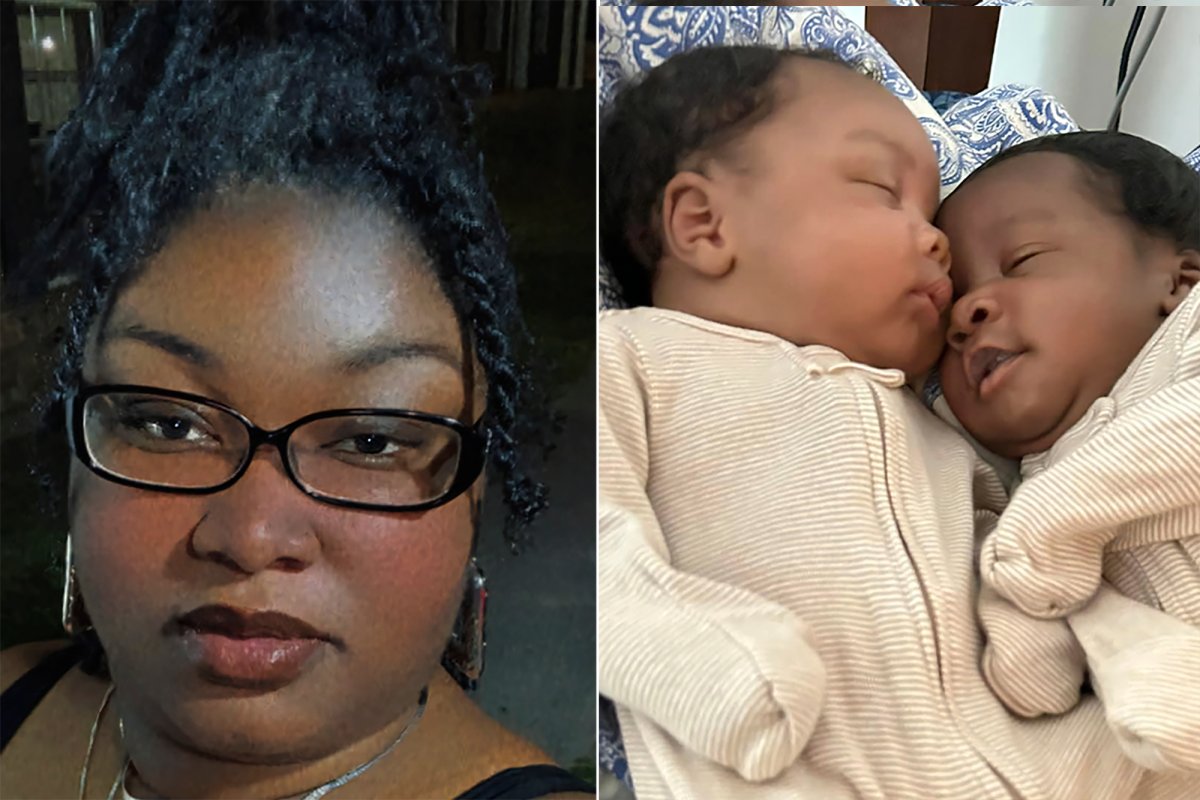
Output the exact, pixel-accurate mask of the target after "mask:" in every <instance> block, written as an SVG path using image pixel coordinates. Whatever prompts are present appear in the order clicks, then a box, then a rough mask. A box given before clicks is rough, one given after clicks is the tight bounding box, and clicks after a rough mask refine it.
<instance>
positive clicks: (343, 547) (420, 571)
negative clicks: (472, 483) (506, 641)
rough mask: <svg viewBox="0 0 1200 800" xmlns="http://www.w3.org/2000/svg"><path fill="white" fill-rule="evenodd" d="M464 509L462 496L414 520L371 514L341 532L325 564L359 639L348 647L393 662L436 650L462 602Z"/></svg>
mask: <svg viewBox="0 0 1200 800" xmlns="http://www.w3.org/2000/svg"><path fill="white" fill-rule="evenodd" d="M469 508H470V506H469V502H468V499H467V496H466V495H464V496H462V497H459V498H458V499H456V500H454V501H453V502H451V503H448V504H447V505H444V506H439V507H438V508H435V509H432V510H431V511H427V512H425V513H423V514H421V515H418V516H409V515H371V516H370V518H364V519H362V520H360V521H359V522H358V524H356V525H354V526H353V527H352V528H350V529H349V530H346V531H345V532H344V538H343V539H342V540H341V541H339V542H338V543H337V545H336V553H331V554H330V558H331V559H334V560H335V564H333V565H332V566H333V567H334V571H335V572H337V573H340V574H339V576H338V578H339V583H340V584H341V585H342V586H343V587H345V590H346V591H347V592H349V593H350V598H349V600H350V602H349V604H348V608H349V609H350V610H351V614H352V624H353V625H354V626H355V629H356V633H357V635H356V636H355V639H354V640H351V641H348V642H347V644H349V645H350V646H351V647H354V646H356V645H357V646H359V647H365V648H367V649H371V650H377V651H378V652H379V654H380V656H381V657H390V658H394V657H395V655H396V653H398V652H404V651H410V652H411V651H412V650H414V649H416V650H421V651H425V650H428V651H430V652H431V653H432V655H433V656H436V654H437V653H439V652H440V651H441V649H442V648H443V646H444V645H445V637H446V635H447V634H448V632H449V627H450V624H451V621H452V620H453V617H454V614H455V612H456V611H457V609H458V606H459V603H460V602H461V600H462V591H463V583H462V577H463V574H464V568H465V566H466V563H467V559H468V558H469V555H470V553H469V551H470V543H471V519H470V513H469ZM363 623H366V627H365V628H364V625H363ZM435 660H436V659H435Z"/></svg>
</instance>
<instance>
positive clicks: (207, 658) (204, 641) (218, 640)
mask: <svg viewBox="0 0 1200 800" xmlns="http://www.w3.org/2000/svg"><path fill="white" fill-rule="evenodd" d="M182 638H183V649H184V653H185V654H186V655H187V658H188V660H189V661H190V662H192V663H193V664H194V665H195V666H196V667H197V668H198V669H199V670H200V673H201V675H202V676H203V677H204V678H206V679H208V680H209V681H212V682H213V683H218V684H221V685H223V686H232V687H235V688H238V689H259V690H270V689H278V688H280V687H283V686H286V685H287V684H289V683H291V682H292V681H294V680H296V678H298V677H300V673H301V672H302V671H303V670H304V667H305V666H306V665H307V664H308V663H309V661H310V660H311V659H312V658H313V656H315V655H316V654H317V652H318V650H319V649H320V648H321V647H322V645H323V644H324V642H322V641H321V640H320V639H276V638H273V637H267V636H261V637H253V638H249V639H237V638H234V637H232V636H226V635H223V634H219V633H208V632H202V631H197V630H194V629H186V630H184V631H183V637H182Z"/></svg>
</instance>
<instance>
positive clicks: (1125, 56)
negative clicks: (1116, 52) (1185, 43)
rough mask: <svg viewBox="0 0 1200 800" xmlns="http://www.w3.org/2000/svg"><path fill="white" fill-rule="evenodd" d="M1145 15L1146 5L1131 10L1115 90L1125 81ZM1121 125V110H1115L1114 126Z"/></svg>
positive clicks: (1118, 89)
mask: <svg viewBox="0 0 1200 800" xmlns="http://www.w3.org/2000/svg"><path fill="white" fill-rule="evenodd" d="M1145 15H1146V7H1145V6H1138V7H1137V8H1135V9H1134V10H1133V22H1132V23H1131V24H1130V26H1129V32H1128V33H1127V34H1126V35H1125V46H1124V47H1123V48H1122V49H1121V65H1120V66H1119V67H1118V68H1117V91H1120V89H1121V84H1123V83H1124V82H1125V75H1126V73H1128V72H1129V54H1130V53H1131V52H1132V51H1133V43H1134V41H1135V40H1136V39H1137V34H1138V30H1139V29H1140V28H1141V27H1142V17H1144V16H1145ZM1120 125H1121V112H1120V111H1118V112H1117V121H1116V126H1115V127H1114V129H1115V128H1116V127H1120Z"/></svg>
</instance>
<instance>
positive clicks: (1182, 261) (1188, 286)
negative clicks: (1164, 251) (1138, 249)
mask: <svg viewBox="0 0 1200 800" xmlns="http://www.w3.org/2000/svg"><path fill="white" fill-rule="evenodd" d="M1175 258H1176V263H1175V264H1174V268H1173V269H1172V270H1171V287H1170V288H1171V291H1170V293H1169V294H1167V296H1166V297H1164V298H1163V301H1162V314H1163V316H1164V317H1165V316H1167V315H1168V314H1170V313H1171V312H1172V311H1174V310H1175V309H1177V308H1179V304H1180V303H1182V302H1183V299H1184V298H1185V297H1187V295H1188V292H1190V291H1191V290H1192V288H1193V287H1195V285H1196V284H1197V283H1200V251H1196V250H1183V251H1181V252H1179V253H1178V254H1176V256H1175Z"/></svg>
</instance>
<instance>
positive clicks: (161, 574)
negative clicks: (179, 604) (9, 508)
mask: <svg viewBox="0 0 1200 800" xmlns="http://www.w3.org/2000/svg"><path fill="white" fill-rule="evenodd" d="M73 469H74V468H73ZM80 473H82V474H80ZM71 479H72V489H73V491H72V505H73V509H72V523H71V536H72V549H73V554H74V560H75V565H76V566H75V568H76V573H77V577H78V580H79V584H80V589H81V592H82V594H83V598H84V606H85V607H86V608H87V611H88V614H89V616H90V617H91V620H92V623H93V624H94V625H95V626H96V630H97V633H98V634H99V635H100V638H101V641H103V642H104V644H105V647H106V648H109V649H112V648H121V647H123V646H124V645H125V644H128V645H129V646H138V645H139V642H141V641H143V640H144V639H146V638H150V637H152V636H153V635H154V633H155V631H157V630H158V629H159V628H161V626H162V625H163V624H164V623H165V622H166V621H167V619H168V617H169V615H170V613H171V611H170V609H171V607H172V603H174V602H175V599H176V597H177V593H176V592H175V591H173V590H172V588H171V586H170V584H169V581H170V578H169V576H170V572H171V569H170V564H171V561H172V556H173V551H174V555H175V556H178V554H179V553H180V552H181V551H183V550H184V549H185V548H186V537H187V532H188V531H189V530H190V529H191V527H194V525H195V521H196V520H198V519H199V517H200V515H201V513H202V512H201V511H200V510H199V508H198V507H197V500H196V499H195V498H188V497H182V496H173V495H167V494H161V493H152V492H147V491H143V490H139V489H133V488H130V487H125V486H120V485H118V484H115V483H112V482H110V481H106V480H104V479H103V478H100V477H99V476H97V475H93V474H91V473H90V472H87V470H85V469H83V468H82V467H80V468H79V469H78V470H76V471H74V472H73V474H72V478H71Z"/></svg>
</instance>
